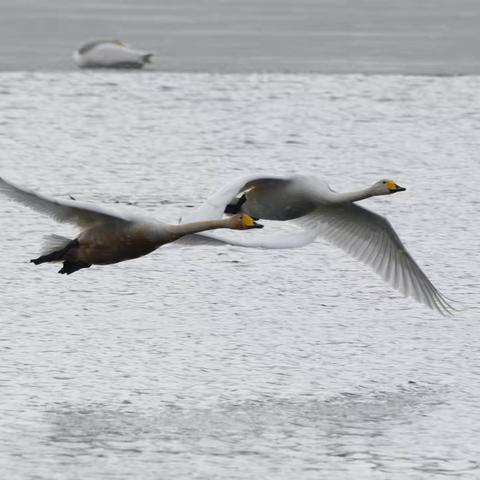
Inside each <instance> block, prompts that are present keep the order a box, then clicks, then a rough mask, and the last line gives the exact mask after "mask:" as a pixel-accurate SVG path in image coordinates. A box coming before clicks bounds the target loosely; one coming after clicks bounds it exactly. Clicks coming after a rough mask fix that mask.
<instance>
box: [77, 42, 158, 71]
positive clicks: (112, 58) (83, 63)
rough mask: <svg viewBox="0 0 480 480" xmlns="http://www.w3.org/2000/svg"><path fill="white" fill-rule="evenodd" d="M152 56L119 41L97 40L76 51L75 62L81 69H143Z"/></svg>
mask: <svg viewBox="0 0 480 480" xmlns="http://www.w3.org/2000/svg"><path fill="white" fill-rule="evenodd" d="M152 56H153V53H150V52H144V51H142V50H136V49H134V48H132V47H130V46H128V45H125V44H124V43H122V42H120V41H119V40H95V41H93V42H88V43H86V44H85V45H83V46H82V47H80V48H79V49H78V50H76V51H75V52H74V53H73V60H74V62H75V63H76V64H77V65H78V66H79V67H81V68H142V67H143V66H144V65H145V64H146V63H151V58H152Z"/></svg>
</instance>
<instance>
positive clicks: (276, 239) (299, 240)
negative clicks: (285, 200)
mask: <svg viewBox="0 0 480 480" xmlns="http://www.w3.org/2000/svg"><path fill="white" fill-rule="evenodd" d="M288 182H290V180H289V179H288V178H285V177H277V176H269V177H261V176H258V175H256V176H255V175H248V176H244V177H242V178H240V179H238V180H235V181H234V182H232V183H229V184H228V185H226V186H224V187H223V188H221V189H220V190H218V191H217V192H215V193H214V194H213V195H211V196H210V197H209V198H208V199H207V200H206V201H205V202H204V203H203V204H202V205H200V207H198V208H196V209H194V210H193V211H192V212H190V213H189V214H188V215H186V216H185V217H183V218H182V219H181V223H189V222H198V221H202V220H217V219H220V218H222V217H223V212H224V210H225V207H226V206H227V205H228V204H229V203H230V202H231V201H232V200H233V199H234V198H235V197H236V196H237V195H238V194H240V193H242V192H245V191H247V190H249V189H251V188H254V187H259V186H263V187H272V188H278V187H282V186H286V185H287V184H288ZM282 223H286V222H282ZM271 229H275V227H274V226H273V224H270V225H268V226H267V228H266V229H264V230H263V231H255V232H254V231H251V232H249V233H248V235H246V234H245V233H242V234H240V235H238V232H229V233H223V232H222V233H220V232H203V233H197V234H195V235H188V236H186V237H183V238H182V239H180V240H177V241H176V242H175V243H176V244H193V243H195V244H199V243H202V244H207V245H215V244H228V245H236V246H240V247H247V248H267V249H273V248H274V249H277V248H299V247H303V246H305V245H308V244H309V243H311V242H313V241H314V240H315V237H316V236H317V235H318V234H317V233H316V232H315V231H312V230H311V229H308V230H304V229H301V228H298V227H297V228H290V229H289V230H285V229H278V230H277V231H275V232H274V233H268V231H270V230H271Z"/></svg>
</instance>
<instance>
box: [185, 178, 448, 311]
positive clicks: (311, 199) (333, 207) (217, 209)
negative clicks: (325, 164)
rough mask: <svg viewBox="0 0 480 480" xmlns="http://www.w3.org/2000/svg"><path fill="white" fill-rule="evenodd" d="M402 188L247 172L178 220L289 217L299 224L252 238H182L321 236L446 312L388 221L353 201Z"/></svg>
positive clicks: (282, 241) (264, 243) (298, 242)
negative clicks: (353, 187) (342, 185)
mask: <svg viewBox="0 0 480 480" xmlns="http://www.w3.org/2000/svg"><path fill="white" fill-rule="evenodd" d="M405 190H406V189H405V188H403V187H400V186H399V185H397V184H396V183H395V182H394V181H393V180H389V179H382V180H379V181H377V182H376V183H374V184H373V185H372V186H370V187H368V188H365V189H362V190H358V191H353V192H347V193H339V192H336V191H334V190H333V189H332V188H331V187H330V186H329V185H328V184H327V182H325V181H324V180H321V179H317V178H314V177H311V176H305V175H292V176H258V175H249V176H245V177H242V178H240V179H237V180H235V181H233V182H231V183H229V184H227V185H226V186H224V187H223V188H221V189H220V190H219V191H217V192H216V193H214V194H213V195H212V196H210V197H209V198H208V199H207V200H206V201H205V203H204V204H203V205H201V206H200V207H198V208H197V209H195V210H193V211H192V212H191V213H190V214H189V215H187V216H186V217H184V218H183V219H182V221H189V222H192V221H199V220H206V219H209V220H212V219H219V218H222V217H223V215H224V214H225V213H226V214H238V213H245V214H248V215H250V216H252V217H253V218H254V219H255V220H256V219H262V220H276V221H282V222H287V221H289V220H291V221H293V222H295V223H296V224H297V225H298V226H299V227H300V229H297V230H296V231H293V232H292V231H287V232H277V233H274V234H269V235H265V236H264V235H259V236H254V237H253V238H251V237H249V238H231V237H229V236H225V235H222V234H218V233H213V232H206V233H202V234H200V235H194V236H191V237H185V242H186V243H189V242H191V243H193V242H195V243H199V242H200V243H207V244H211V243H227V244H231V245H239V246H243V247H251V248H298V247H302V246H305V245H308V244H309V243H311V242H313V241H314V240H315V239H316V238H317V237H321V238H323V239H325V240H327V241H329V242H331V243H333V244H334V245H336V246H337V247H340V248H341V249H343V250H344V251H345V252H346V253H348V254H350V255H352V256H353V257H355V258H356V259H358V260H360V261H361V262H363V263H365V264H366V265H368V266H370V267H371V268H373V270H374V271H375V272H376V273H378V274H379V275H380V276H381V277H382V278H383V279H384V280H385V281H386V282H387V283H389V284H390V285H391V286H392V287H393V288H394V289H396V290H399V291H400V292H401V293H402V294H403V295H404V296H407V297H413V298H414V299H415V300H416V301H418V302H420V303H423V304H425V305H427V306H428V307H430V308H432V309H435V310H437V311H438V312H440V313H441V314H450V313H451V311H452V310H453V308H452V307H451V305H450V304H449V303H448V302H447V300H446V299H445V297H444V296H443V295H442V294H441V293H440V292H439V291H438V290H437V289H436V288H435V287H434V285H433V284H432V282H431V281H430V280H429V279H428V277H427V276H426V275H425V273H424V272H423V271H422V270H421V268H420V267H419V266H418V265H417V263H416V262H415V261H414V260H413V258H412V256H411V255H410V254H409V253H408V251H407V249H406V248H405V246H404V245H403V243H402V241H401V240H400V238H399V236H398V235H397V233H396V232H395V230H394V229H393V227H392V225H391V224H390V222H389V221H388V220H387V219H386V218H384V217H382V216H380V215H378V214H376V213H374V212H372V211H370V210H368V209H366V208H363V207H361V206H359V205H357V204H356V202H358V201H360V200H364V199H366V198H369V197H373V196H380V195H391V194H394V193H397V192H403V191H405Z"/></svg>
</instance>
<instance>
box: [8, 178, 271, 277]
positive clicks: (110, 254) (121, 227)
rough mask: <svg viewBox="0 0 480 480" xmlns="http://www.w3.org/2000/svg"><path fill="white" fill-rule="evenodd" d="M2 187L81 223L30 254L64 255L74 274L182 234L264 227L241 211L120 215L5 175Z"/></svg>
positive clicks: (52, 258) (49, 258) (47, 258)
mask: <svg viewBox="0 0 480 480" xmlns="http://www.w3.org/2000/svg"><path fill="white" fill-rule="evenodd" d="M0 193H3V194H5V195H6V196H7V197H10V198H11V199H12V200H15V201H17V202H20V203H23V204H24V205H26V206H28V207H30V208H32V209H34V210H36V211H37V212H39V213H43V214H46V215H50V216H51V217H53V218H54V219H55V220H56V221H58V222H64V223H71V224H74V225H77V226H78V227H80V228H81V229H82V231H81V233H80V234H79V235H78V236H77V237H76V238H75V239H70V238H65V237H61V236H59V235H50V236H49V237H47V241H46V244H45V247H44V250H43V252H42V255H41V256H40V257H38V258H36V259H34V260H31V262H33V263H34V264H35V265H39V264H41V263H45V262H60V261H63V267H62V268H61V269H60V270H59V272H58V273H66V274H71V273H73V272H76V271H77V270H80V269H81V268H88V267H90V266H91V265H94V264H95V265H108V264H112V263H118V262H123V261H124V260H130V259H133V258H138V257H141V256H143V255H147V254H148V253H150V252H153V251H154V250H156V249H157V248H158V247H160V246H162V245H164V244H166V243H170V242H174V241H175V240H178V239H179V238H181V237H183V236H184V235H189V234H193V233H198V232H202V231H206V230H213V229H217V228H229V229H233V230H247V229H251V228H262V225H259V224H258V223H256V222H255V221H254V220H253V219H252V218H251V217H250V216H249V215H246V214H243V213H239V214H236V215H234V216H232V217H230V218H225V219H213V220H206V221H199V222H192V223H184V224H181V225H169V224H166V223H161V222H159V221H157V220H154V219H149V218H143V217H139V216H133V215H128V214H127V215H119V214H117V213H113V212H110V211H109V210H107V209H104V208H102V207H98V206H95V205H89V204H86V203H80V202H76V201H69V200H55V199H52V198H49V197H46V196H43V195H38V194H37V193H34V192H31V191H29V190H25V189H23V188H20V187H18V186H16V185H14V184H13V183H10V182H7V181H5V180H4V179H3V178H1V177H0Z"/></svg>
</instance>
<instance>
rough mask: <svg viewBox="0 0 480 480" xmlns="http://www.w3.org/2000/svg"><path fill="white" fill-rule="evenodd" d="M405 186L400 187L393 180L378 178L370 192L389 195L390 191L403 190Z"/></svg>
mask: <svg viewBox="0 0 480 480" xmlns="http://www.w3.org/2000/svg"><path fill="white" fill-rule="evenodd" d="M405 190H406V188H403V187H400V185H397V184H396V183H395V182H394V181H393V180H388V179H384V180H379V181H378V182H377V183H374V184H373V186H372V192H373V194H374V195H389V194H390V193H396V192H403V191H405Z"/></svg>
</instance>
